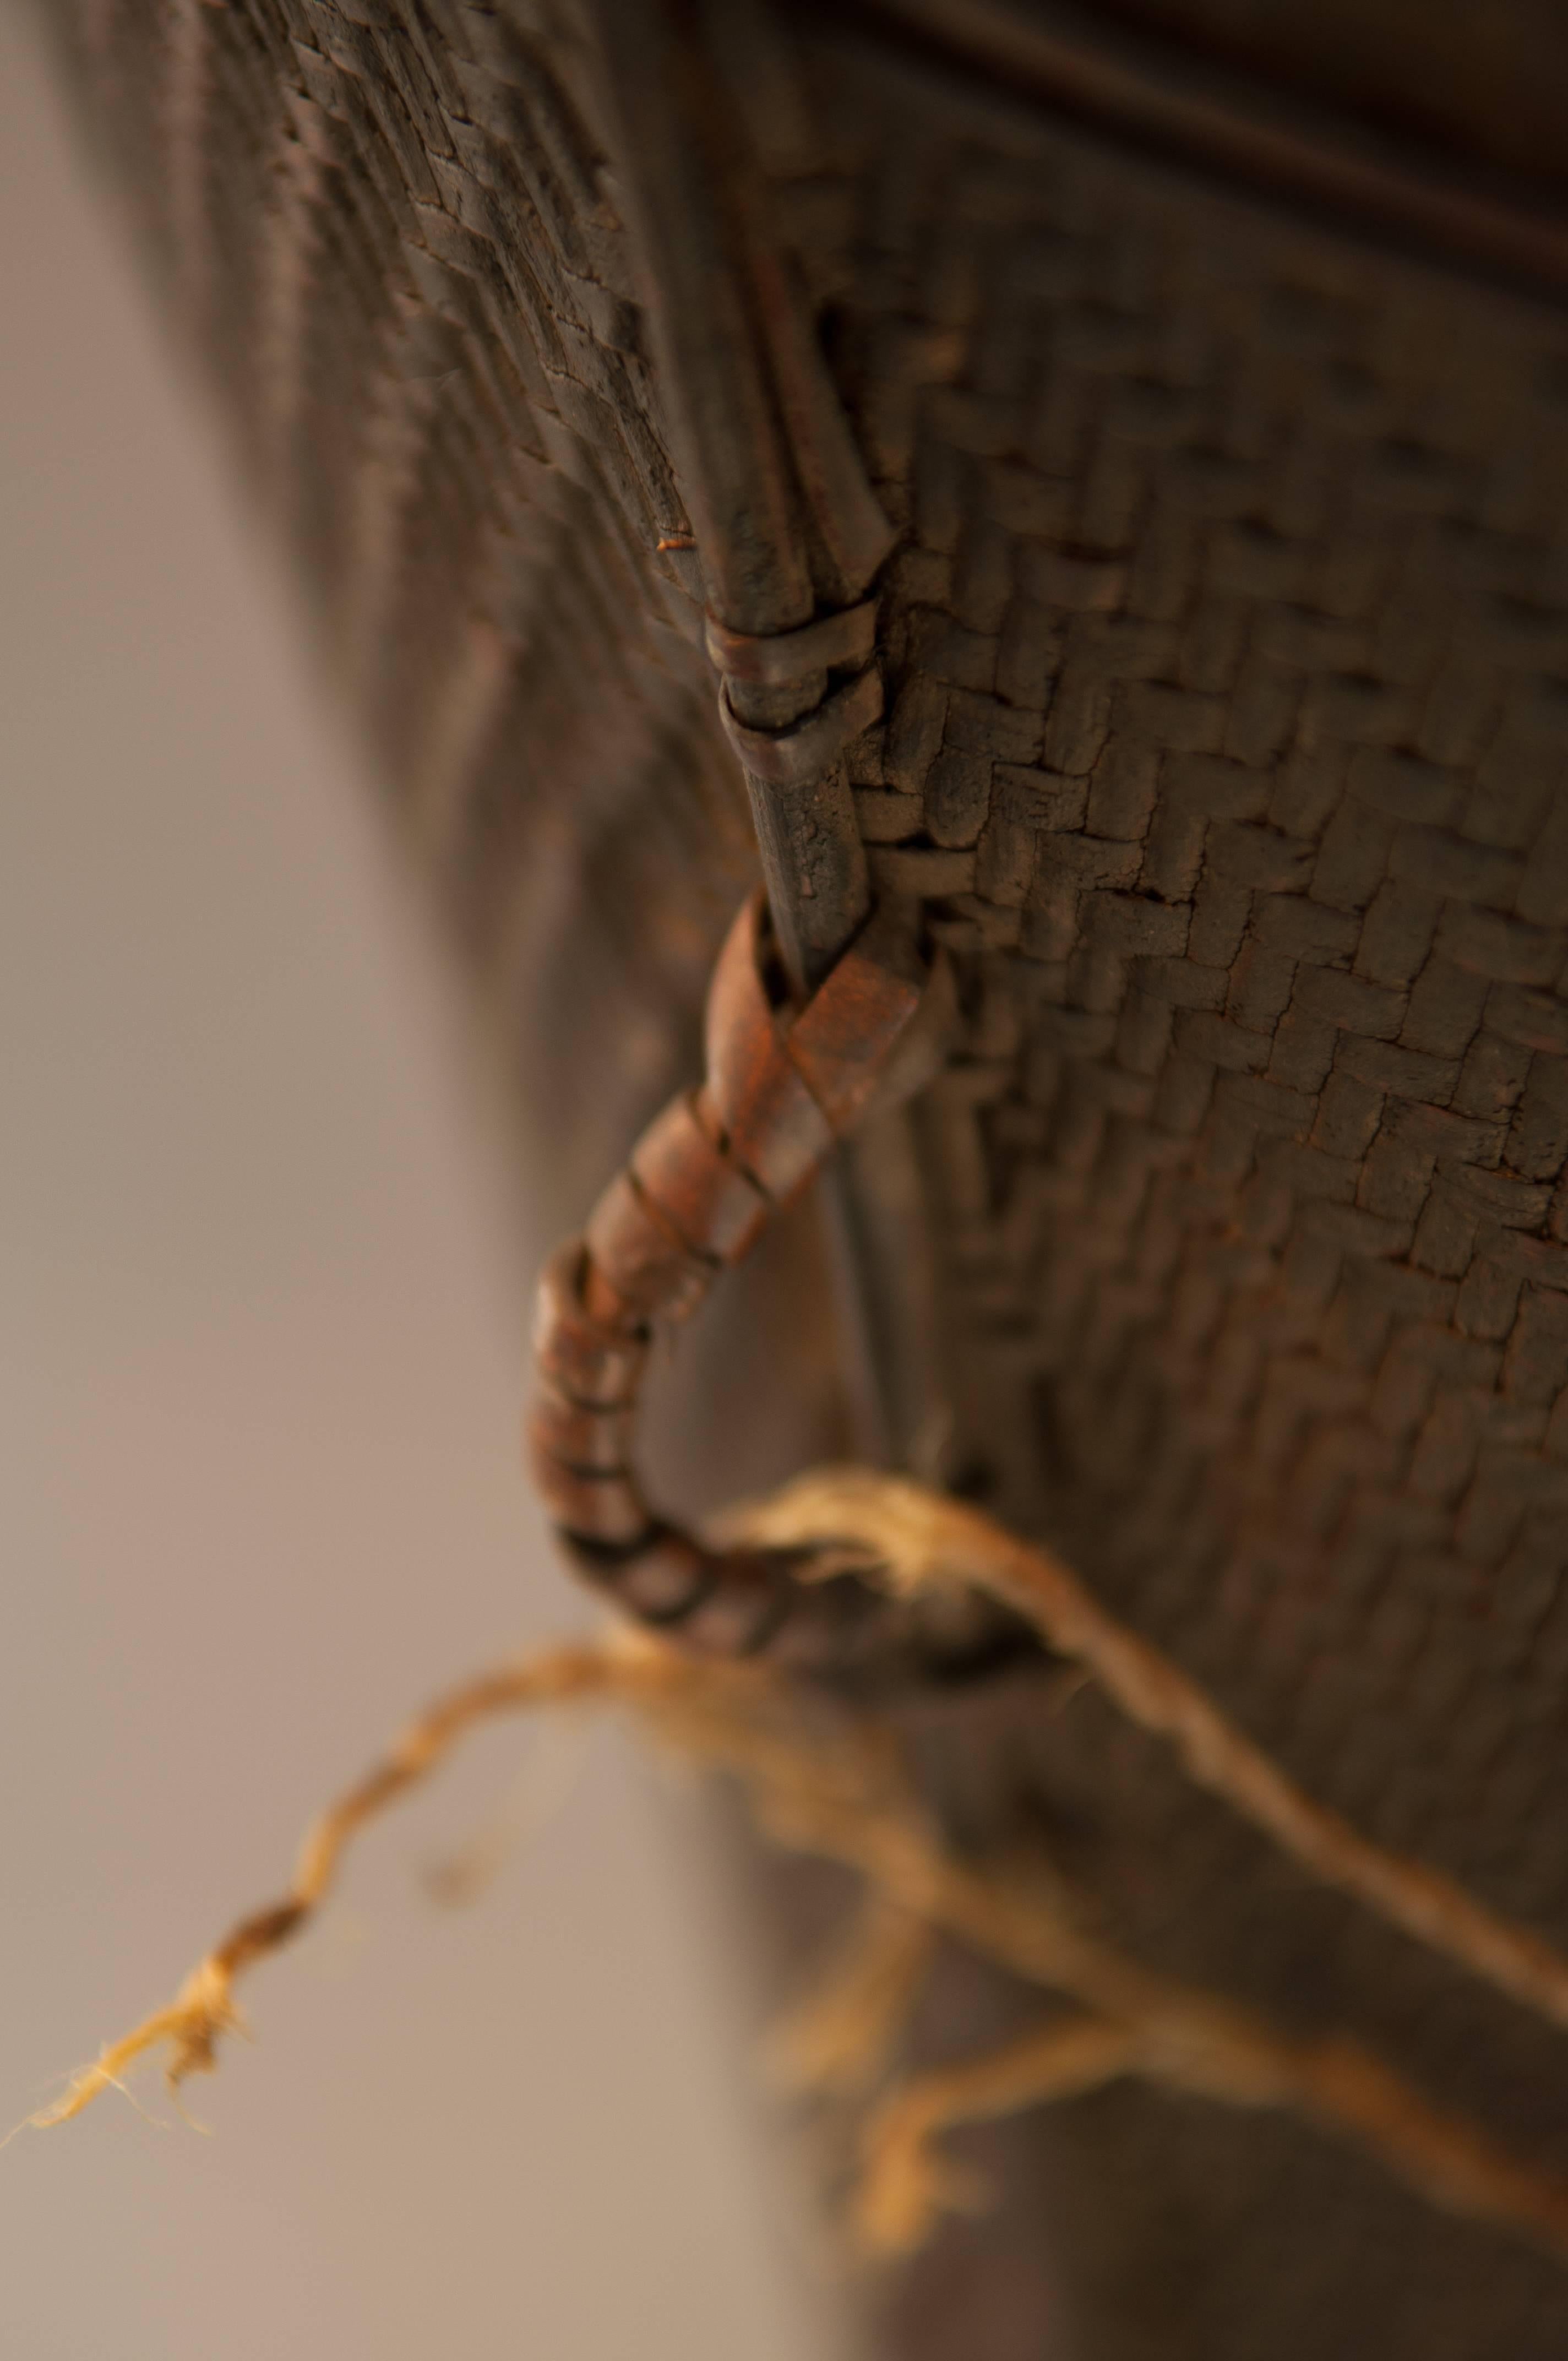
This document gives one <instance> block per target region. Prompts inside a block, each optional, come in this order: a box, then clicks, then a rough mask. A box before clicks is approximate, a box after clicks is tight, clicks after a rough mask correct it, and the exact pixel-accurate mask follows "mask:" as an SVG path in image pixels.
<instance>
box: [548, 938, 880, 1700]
mask: <svg viewBox="0 0 1568 2361" xmlns="http://www.w3.org/2000/svg"><path fill="white" fill-rule="evenodd" d="M768 948H769V945H768V937H767V931H766V923H765V918H764V914H763V906H762V898H761V896H760V895H753V896H752V897H751V899H750V900H749V901H748V902H747V903H746V904H745V906H744V907H743V908H742V910H741V911H740V916H739V917H737V919H736V921H735V923H734V925H733V927H732V928H730V931H729V938H728V939H727V940H726V942H725V945H724V948H723V950H722V951H721V952H720V954H719V959H718V967H717V968H716V970H715V972H714V978H713V983H712V988H711V990H710V992H709V994H708V1001H707V1045H706V1046H707V1058H706V1064H707V1074H706V1078H705V1080H704V1082H702V1084H701V1086H700V1087H699V1088H698V1089H696V1091H691V1092H686V1093H682V1094H681V1095H680V1096H679V1097H678V1098H675V1099H674V1100H672V1102H671V1104H669V1105H668V1106H667V1107H666V1108H665V1109H664V1111H663V1114H662V1115H658V1116H657V1117H656V1118H655V1119H654V1121H653V1122H652V1124H651V1125H650V1126H649V1127H648V1129H647V1130H646V1131H645V1132H644V1133H643V1135H642V1137H641V1140H640V1141H639V1142H638V1144H637V1146H636V1148H634V1149H633V1150H632V1153H631V1159H630V1163H629V1165H628V1167H627V1169H626V1170H625V1171H623V1172H621V1173H620V1174H618V1175H617V1177H616V1179H615V1180H612V1181H611V1182H610V1184H609V1188H608V1189H606V1191H604V1193H603V1195H602V1196H601V1197H600V1199H599V1201H598V1204H597V1205H596V1206H595V1207H594V1210H593V1212H592V1213H590V1215H589V1217H588V1221H587V1227H586V1229H585V1231H584V1233H583V1235H582V1236H581V1238H575V1239H572V1240H570V1241H569V1242H568V1243H567V1245H565V1246H563V1247H562V1248H561V1249H560V1251H559V1252H558V1253H557V1254H556V1256H555V1257H554V1258H553V1260H552V1261H551V1263H550V1265H549V1266H548V1268H546V1270H545V1273H544V1276H543V1280H542V1282H541V1285H540V1290H539V1300H538V1316H537V1322H536V1326H535V1337H534V1342H535V1354H536V1363H537V1369H538V1378H539V1389H538V1394H537V1397H536V1400H535V1402H534V1406H533V1410H532V1415H531V1419H530V1424H529V1444H530V1451H531V1455H532V1465H533V1470H534V1475H535V1477H536V1480H537V1482H538V1484H539V1488H540V1490H541V1492H542V1494H543V1499H544V1501H545V1504H546V1506H547V1508H548V1509H549V1510H550V1513H551V1515H552V1517H553V1519H554V1522H555V1526H556V1530H557V1533H558V1535H559V1538H560V1540H561V1543H562V1545H563V1547H564V1548H565V1552H566V1554H567V1555H568V1556H569V1557H570V1559H571V1560H572V1562H573V1563H574V1564H575V1565H576V1567H577V1568H578V1570H579V1571H580V1572H583V1573H585V1574H586V1575H587V1576H588V1577H589V1578H590V1580H592V1581H594V1582H596V1583H597V1584H598V1585H599V1586H600V1587H603V1588H605V1589H607V1590H608V1591H609V1592H610V1593H611V1595H612V1596H613V1597H614V1598H616V1600H617V1601H618V1603H619V1604H620V1605H621V1606H622V1607H624V1608H626V1609H629V1610H630V1612H631V1613H632V1614H633V1615H635V1616H637V1617H638V1618H639V1619H640V1620H641V1621H642V1622H644V1623H646V1624H649V1625H651V1626H652V1627H654V1628H657V1629H664V1630H668V1631H674V1632H676V1633H678V1634H679V1637H680V1638H681V1640H682V1642H684V1643H685V1645H687V1646H689V1647H694V1648H696V1649H698V1650H700V1651H701V1652H702V1653H707V1654H716V1655H724V1656H748V1655H755V1654H757V1653H760V1652H762V1650H764V1649H767V1650H770V1651H774V1652H776V1653H779V1654H780V1656H781V1659H782V1660H784V1661H787V1662H790V1663H795V1664H801V1663H808V1662H823V1661H829V1662H831V1661H839V1660H842V1658H843V1657H844V1656H845V1654H846V1653H851V1652H852V1651H853V1650H854V1648H855V1647H856V1646H857V1645H858V1644H859V1643H860V1642H861V1639H862V1637H863V1636H864V1634H865V1633H866V1631H868V1630H869V1627H870V1626H871V1625H872V1624H873V1623H875V1622H877V1621H878V1620H886V1610H885V1609H883V1608H881V1607H880V1605H879V1602H878V1600H877V1599H876V1598H875V1595H874V1594H873V1593H872V1592H871V1591H869V1590H868V1589H866V1588H865V1587H864V1586H862V1585H861V1584H858V1583H856V1582H854V1581H852V1580H846V1581H839V1582H834V1583H828V1584H819V1585H814V1586H808V1585H806V1584H803V1583H802V1582H801V1581H800V1580H799V1579H798V1573H799V1567H798V1563H797V1561H798V1558H799V1553H798V1552H779V1551H773V1550H768V1549H761V1550H759V1549H752V1548H749V1547H745V1546H741V1547H738V1548H735V1549H731V1550H715V1549H713V1548H711V1547H709V1546H707V1544H705V1543H702V1542H700V1541H698V1540H697V1539H696V1537H695V1536H694V1535H692V1534H690V1533H687V1532H682V1531H681V1530H680V1529H679V1528H678V1527H676V1526H674V1525H672V1524H671V1523H669V1522H668V1521H666V1520H665V1519H664V1518H663V1517H662V1516H660V1515H659V1513H658V1511H657V1510H655V1509H654V1508H653V1507H652V1505H651V1503H650V1501H649V1499H648V1498H647V1495H646V1493H645V1492H644V1490H643V1488H642V1485H641V1479H640V1477H639V1476H638V1474H637V1470H636V1467H635V1466H634V1464H633V1459H632V1442H633V1433H634V1428H635V1422H636V1413H637V1406H638V1398H639V1392H640V1389H641V1379H642V1374H643V1370H644V1367H645V1366H646V1361H647V1352H648V1345H649V1341H650V1337H651V1334H652V1327H653V1325H654V1323H656V1322H658V1321H661V1320H664V1321H679V1320H682V1319H684V1318H685V1317H686V1316H687V1315H688V1314H689V1313H690V1312H692V1311H693V1310H694V1309H695V1307H696V1305H697V1304H698V1303H699V1302H700V1301H702V1299H703V1297H704V1295H705V1294H706V1293H707V1290H708V1288H709V1287H710V1286H711V1284H712V1283H713V1281H714V1279H716V1278H717V1277H718V1274H719V1272H720V1271H721V1270H724V1269H726V1268H728V1267H729V1265H730V1264H732V1263H735V1262H738V1261H739V1260H740V1257H742V1256H743V1255H745V1254H746V1253H747V1252H749V1250H750V1249H751V1246H753V1245H754V1243H755V1242H756V1240H757V1238H758V1237H759V1236H760V1235H761V1234H762V1230H763V1229H764V1228H765V1227H766V1226H767V1224H768V1223H769V1222H770V1221H772V1220H773V1217H774V1215H775V1214H776V1213H778V1211H779V1210H780V1208H781V1207H783V1206H784V1205H785V1204H787V1203H788V1202H790V1201H791V1200H792V1199H793V1198H794V1197H795V1196H796V1195H797V1194H798V1192H799V1191H800V1190H801V1189H803V1188H804V1187H805V1185H806V1182H807V1181H808V1180H810V1179H811V1177H812V1175H813V1174H814V1173H815V1172H817V1170H818V1169H819V1168H820V1166H821V1164H822V1162H823V1159H825V1158H826V1157H827V1156H828V1153H829V1152H830V1150H831V1149H832V1148H833V1146H834V1144H835V1143H836V1142H837V1141H838V1140H839V1139H841V1138H842V1137H844V1135H845V1134H846V1133H847V1132H848V1131H850V1129H851V1128H852V1126H853V1125H854V1123H855V1122H856V1120H857V1118H858V1117H859V1116H860V1115H861V1113H862V1112H863V1111H864V1109H865V1107H866V1105H867V1104H868V1103H869V1102H870V1100H871V1098H872V1094H873V1093H874V1092H875V1091H876V1089H877V1087H878V1085H879V1083H880V1082H881V1081H882V1079H883V1075H884V1073H885V1071H886V1069H887V1067H888V1063H889V1060H891V1059H892V1057H893V1055H894V1051H895V1050H896V1049H897V1048H898V1046H899V1044H900V1042H901V1041H902V1040H903V1039H904V1038H905V1036H906V1034H907V1033H908V1030H909V1027H910V1026H911V1025H912V1023H913V1022H914V1019H915V1017H916V1014H917V1013H918V1010H919V1008H920V1005H921V999H922V994H923V991H924V986H925V981H926V979H925V974H924V972H923V970H922V968H921V965H920V962H919V960H918V958H917V955H916V952H915V950H914V948H913V946H912V944H911V942H910V940H909V938H908V935H907V932H906V931H905V929H903V928H901V927H900V925H899V922H898V920H897V918H896V917H895V916H894V914H891V913H882V912H878V913H873V915H872V917H871V918H870V919H868V920H867V922H866V923H865V925H864V926H863V927H862V928H861V930H860V932H859V933H858V934H857V935H856V937H855V938H854V939H853V940H852V941H851V943H850V946H849V948H848V950H846V951H845V952H844V953H843V954H842V956H841V957H840V959H839V961H838V963H837V964H836V965H835V967H834V968H833V970H832V972H830V974H829V975H828V978H827V981H826V982H825V983H823V984H822V985H821V987H820V988H819V990H818V991H817V993H816V994H814V996H813V997H812V998H811V999H810V1000H809V1001H807V1003H806V1005H805V1007H804V1008H802V1009H800V1010H799V1011H798V1013H795V1014H794V1015H793V1016H792V1015H791V1013H790V1012H789V1011H788V1010H787V1009H785V1008H784V1007H783V1006H781V1005H778V1003H777V1002H776V1001H775V998H774V996H773V994H770V992H769V989H768V985H767V982H766V978H765V973H764V966H765V961H766V958H767V953H768Z"/></svg>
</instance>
